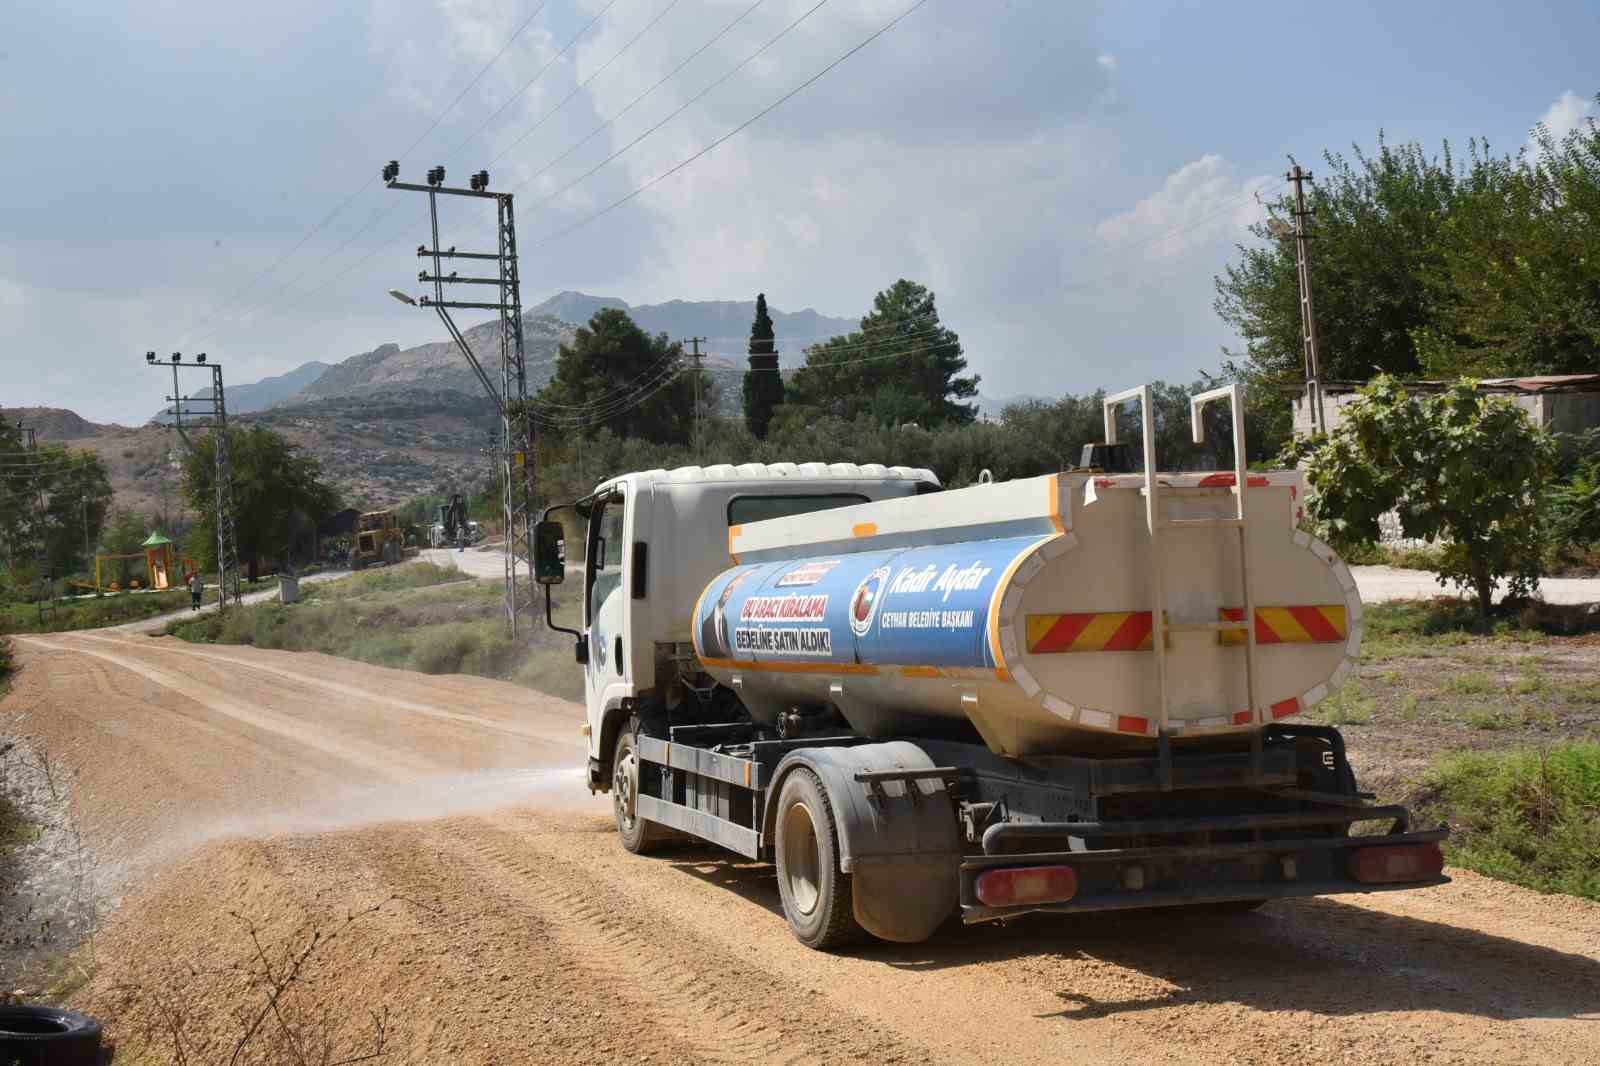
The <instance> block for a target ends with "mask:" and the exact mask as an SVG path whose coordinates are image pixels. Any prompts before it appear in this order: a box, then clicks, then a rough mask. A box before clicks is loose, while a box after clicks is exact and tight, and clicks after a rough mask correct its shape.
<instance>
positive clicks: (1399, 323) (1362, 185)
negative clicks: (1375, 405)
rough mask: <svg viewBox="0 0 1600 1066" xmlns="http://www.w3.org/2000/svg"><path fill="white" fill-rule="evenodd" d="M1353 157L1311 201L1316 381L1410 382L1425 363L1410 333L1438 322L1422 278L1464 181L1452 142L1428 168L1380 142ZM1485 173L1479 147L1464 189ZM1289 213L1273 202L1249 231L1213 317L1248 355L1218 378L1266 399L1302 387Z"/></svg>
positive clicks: (1330, 171)
mask: <svg viewBox="0 0 1600 1066" xmlns="http://www.w3.org/2000/svg"><path fill="white" fill-rule="evenodd" d="M1352 151H1353V155H1354V159H1353V160H1351V159H1346V158H1345V157H1344V156H1343V155H1340V154H1338V153H1334V152H1328V153H1325V154H1324V157H1323V158H1324V163H1325V166H1324V169H1323V171H1322V174H1321V175H1320V177H1319V178H1318V180H1317V181H1316V183H1315V184H1314V185H1312V186H1311V187H1310V188H1309V190H1308V194H1307V206H1308V208H1309V209H1310V211H1311V220H1310V224H1311V226H1312V229H1313V232H1314V233H1315V235H1316V239H1315V240H1314V241H1313V242H1312V257H1311V284H1312V289H1313V291H1314V293H1315V296H1316V310H1317V327H1318V333H1319V336H1320V337H1321V341H1322V344H1321V371H1322V376H1323V378H1324V379H1329V380H1348V381H1365V380H1367V379H1368V378H1369V377H1371V376H1373V375H1374V374H1379V373H1388V374H1402V375H1406V374H1415V373H1416V372H1417V370H1418V369H1419V367H1420V366H1421V363H1420V361H1419V358H1418V354H1417V350H1416V346H1415V344H1414V342H1413V339H1412V334H1413V332H1414V331H1415V330H1417V329H1419V328H1424V327H1427V326H1428V325H1430V324H1431V323H1432V321H1433V316H1434V301H1433V299H1432V297H1431V296H1430V293H1429V290H1428V287H1427V285H1426V284H1425V281H1424V275H1425V273H1426V272H1427V271H1428V270H1429V269H1431V268H1433V267H1434V266H1436V265H1437V262H1438V258H1439V254H1440V253H1439V233H1440V229H1441V228H1442V227H1443V225H1444V224H1445V221H1446V219H1448V218H1449V216H1450V212H1451V210H1452V207H1453V205H1454V204H1455V202H1456V199H1457V187H1458V184H1459V183H1460V182H1461V181H1462V180H1463V178H1462V176H1461V175H1458V173H1457V169H1456V167H1455V164H1454V161H1453V158H1452V156H1451V152H1450V146H1449V144H1448V143H1447V144H1445V145H1444V146H1443V149H1442V151H1441V154H1440V155H1439V156H1437V157H1435V156H1429V155H1428V154H1427V153H1426V152H1424V150H1423V148H1422V146H1421V145H1420V144H1417V143H1416V142H1411V143H1408V144H1403V145H1399V146H1394V145H1390V144H1388V143H1387V142H1385V140H1384V139H1383V135H1382V133H1381V132H1380V133H1379V135H1378V151H1377V154H1376V155H1368V154H1367V153H1366V152H1364V151H1363V150H1362V149H1361V148H1359V147H1356V148H1354V149H1353V150H1352ZM1488 165H1489V160H1488V158H1487V154H1486V153H1484V152H1479V151H1477V150H1476V146H1475V151H1474V154H1473V166H1472V168H1471V169H1470V170H1469V174H1468V175H1467V177H1466V179H1465V180H1468V181H1472V180H1477V179H1478V178H1479V177H1480V176H1481V175H1480V174H1479V168H1480V167H1487V166H1488ZM1293 209H1294V201H1293V198H1292V197H1290V196H1288V195H1287V194H1285V195H1283V196H1281V197H1279V198H1278V199H1277V201H1276V202H1274V203H1273V204H1272V205H1271V208H1270V212H1271V215H1272V218H1273V221H1272V222H1263V223H1260V224H1257V225H1256V226H1253V227H1252V228H1251V233H1252V234H1253V235H1254V236H1255V237H1256V238H1257V239H1258V240H1259V241H1260V242H1261V243H1259V244H1257V245H1254V246H1251V247H1246V246H1243V245H1241V246H1240V247H1239V249H1238V253H1239V254H1238V259H1237V260H1236V261H1235V262H1233V263H1230V264H1229V265H1228V266H1227V267H1225V268H1224V269H1223V272H1222V274H1221V275H1220V276H1218V277H1217V278H1216V281H1215V284H1216V290H1217V297H1216V301H1215V307H1216V310H1217V314H1218V315H1219V316H1221V318H1222V320H1223V321H1224V322H1225V323H1227V324H1228V325H1229V326H1231V327H1232V328H1233V330H1234V331H1235V332H1236V333H1238V335H1239V336H1240V337H1241V338H1242V339H1243V340H1244V349H1243V351H1228V352H1226V356H1227V361H1226V363H1225V372H1226V373H1227V374H1228V375H1229V376H1234V377H1236V378H1237V379H1240V380H1245V381H1248V382H1250V383H1251V384H1254V385H1260V386H1266V387H1268V388H1272V387H1281V386H1284V385H1287V384H1293V383H1298V382H1300V381H1302V380H1304V377H1305V369H1304V368H1305V355H1304V344H1303V340H1302V335H1301V321H1300V288H1299V281H1298V276H1299V275H1298V267H1297V265H1296V257H1295V244H1294V241H1293V240H1292V239H1290V238H1288V237H1286V236H1283V235H1282V234H1283V233H1284V232H1285V230H1284V229H1283V227H1286V226H1289V225H1291V224H1292V222H1293V213H1292V212H1293ZM1274 230H1277V232H1274Z"/></svg>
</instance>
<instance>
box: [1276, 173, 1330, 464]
mask: <svg viewBox="0 0 1600 1066" xmlns="http://www.w3.org/2000/svg"><path fill="white" fill-rule="evenodd" d="M1289 164H1290V166H1291V168H1292V169H1291V170H1290V171H1289V172H1288V173H1287V174H1285V175H1284V178H1285V180H1287V181H1289V182H1291V183H1293V185H1294V248H1295V261H1296V264H1297V267H1298V269H1299V275H1300V331H1301V334H1302V337H1303V341H1304V345H1305V356H1306V403H1307V405H1308V406H1309V407H1310V409H1311V418H1312V426H1311V428H1312V431H1313V432H1315V433H1326V432H1328V416H1327V414H1326V412H1324V411H1323V409H1322V365H1321V361H1320V360H1319V358H1318V353H1317V313H1316V309H1315V307H1314V306H1313V305H1312V303H1311V232H1310V219H1311V211H1310V209H1308V208H1307V207H1306V192H1305V183H1306V182H1308V181H1311V180H1312V179H1311V171H1309V170H1305V169H1302V168H1301V166H1300V164H1299V163H1296V162H1295V161H1294V156H1290V157H1289Z"/></svg>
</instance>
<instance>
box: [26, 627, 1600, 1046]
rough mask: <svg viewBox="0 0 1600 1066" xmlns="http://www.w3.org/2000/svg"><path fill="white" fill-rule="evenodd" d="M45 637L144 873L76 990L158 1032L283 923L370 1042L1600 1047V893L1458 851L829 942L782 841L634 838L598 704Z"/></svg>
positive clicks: (213, 1013)
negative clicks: (1225, 896)
mask: <svg viewBox="0 0 1600 1066" xmlns="http://www.w3.org/2000/svg"><path fill="white" fill-rule="evenodd" d="M18 644H19V647H20V652H21V658H22V662H23V672H22V674H21V678H20V681H19V683H18V685H17V686H16V688H15V690H14V691H13V692H12V693H11V695H10V696H9V697H8V698H7V699H6V701H5V702H4V704H3V705H0V732H11V733H19V732H20V733H27V734H30V735H32V736H33V737H34V738H36V739H37V740H38V741H39V742H40V743H42V744H43V745H45V746H46V747H48V748H49V750H50V751H51V752H52V753H53V754H54V755H55V756H56V757H57V758H59V759H61V760H62V761H63V762H64V763H66V764H67V765H68V766H70V767H71V768H72V771H73V772H74V774H75V777H74V779H73V780H74V784H73V799H74V803H75V805H76V809H77V812H78V815H79V817H80V818H81V820H82V822H83V824H84V826H85V828H86V830H87V832H88V834H89V837H90V841H91V846H92V848H93V849H94V851H95V853H96V854H97V855H98V856H100V857H101V858H102V861H103V862H104V863H105V865H106V867H107V881H108V883H110V882H112V881H113V880H115V883H118V884H120V885H122V886H123V889H122V894H123V895H125V897H126V898H125V899H124V900H123V901H122V902H121V904H120V906H119V907H118V908H117V909H116V911H115V913H114V916H113V918H112V920H111V921H110V923H109V925H108V927H107V929H106V931H105V932H104V933H103V934H102V935H101V937H100V938H99V940H98V942H97V943H96V944H95V946H94V957H95V958H96V959H97V960H98V966H97V968H96V969H95V970H94V972H93V976H92V979H91V980H89V982H88V984H87V985H86V987H85V988H84V989H82V990H81V991H80V992H78V993H77V995H76V999H75V1000H74V1002H75V1003H77V1004H78V1005H80V1006H83V1007H87V1008H89V1009H91V1010H93V1011H95V1012H97V1013H99V1014H101V1015H102V1016H104V1017H106V1018H108V1019H109V1021H110V1022H111V1024H112V1031H113V1033H114V1034H116V1035H118V1037H119V1039H120V1040H121V1041H122V1046H123V1047H125V1048H130V1049H144V1050H147V1051H149V1052H150V1054H151V1055H152V1057H153V1058H154V1060H155V1061H173V1059H174V1058H175V1056H174V1055H173V1054H172V1052H171V1050H170V1049H171V1045H172V1041H173V1040H174V1039H175V1037H174V1036H173V1033H174V1032H178V1033H181V1034H182V1036H181V1039H183V1040H185V1041H187V1042H188V1043H187V1044H186V1048H187V1051H188V1061H191V1062H212V1061H225V1060H226V1058H227V1054H226V1052H227V1051H229V1050H230V1049H231V1048H232V1047H233V1045H234V1044H235V1043H236V1042H237V1039H238V1037H239V1034H240V1032H241V1030H242V1029H243V1027H244V1026H245V1025H247V1024H248V1022H249V1021H250V1019H252V1018H254V1017H256V1016H257V1015H258V1014H260V1013H261V1011H260V1006H259V1005H260V1003H261V1002H262V999H261V990H260V988H259V987H258V986H252V985H251V984H250V983H249V982H248V981H246V980H245V979H244V978H242V977H240V976H239V975H240V973H241V972H243V971H241V970H239V969H235V968H234V966H235V964H239V965H241V966H243V967H244V968H245V970H248V968H249V966H250V960H251V957H252V954H253V948H252V942H251V939H250V935H251V932H252V929H253V930H254V933H255V935H256V936H257V937H258V938H259V939H260V940H261V941H262V942H263V943H265V944H267V945H268V946H269V953H270V952H275V951H277V950H279V949H278V948H276V947H272V946H273V945H279V946H282V945H287V946H288V947H290V948H295V947H296V946H298V945H304V944H307V943H309V939H308V937H309V936H310V933H311V931H313V930H315V931H316V932H317V934H318V935H319V937H320V938H321V939H319V942H318V947H317V950H316V954H315V957H314V958H313V959H312V960H311V961H310V962H309V963H308V964H307V965H306V967H305V968H304V971H303V973H302V977H301V980H300V982H299V984H298V985H297V987H296V991H295V993H294V996H295V999H294V1002H293V1005H292V1006H293V1009H292V1010H290V1005H289V1004H287V1003H286V1004H284V1009H285V1012H286V1013H287V1014H288V1015H289V1017H290V1018H291V1021H293V1020H294V1019H299V1021H297V1022H294V1024H295V1025H299V1026H301V1029H300V1030H298V1031H299V1032H300V1033H301V1039H305V1036H304V1033H305V1031H306V1029H305V1027H307V1026H314V1025H315V1026H321V1027H322V1028H321V1029H318V1030H317V1034H318V1036H319V1038H320V1039H325V1040H328V1041H332V1042H333V1043H335V1044H337V1045H338V1046H339V1047H341V1048H343V1049H345V1051H346V1053H349V1052H350V1051H352V1050H355V1049H358V1048H359V1047H360V1046H361V1041H362V1040H364V1039H370V1034H369V1028H370V1025H371V1022H370V1019H369V1015H368V1013H367V1012H368V1011H369V1010H374V1011H378V1012H380V1017H382V1013H381V1012H383V1011H387V1020H386V1023H385V1026H386V1034H387V1035H386V1050H387V1055H386V1057H385V1058H384V1059H382V1060H379V1061H384V1062H405V1063H471V1064H480V1063H481V1064H488V1063H495V1064H505V1063H522V1062H596V1061H608V1060H619V1061H620V1060H627V1061H632V1062H640V1061H647V1062H657V1063H661V1062H684V1061H692V1062H764V1061H774V1062H796V1063H799V1062H847V1061H868V1062H900V1061H904V1062H919V1063H922V1062H973V1063H977V1062H983V1063H994V1062H1000V1063H1007V1064H1012V1063H1046V1062H1049V1063H1062V1062H1068V1063H1088V1064H1101V1063H1145V1062H1149V1063H1197V1062H1226V1063H1282V1064H1290V1063H1296V1064H1298V1063H1345V1062H1350V1063H1360V1064H1362V1066H1369V1064H1377V1063H1401V1062H1404V1063H1414V1062H1433V1063H1481V1062H1515V1063H1522V1062H1526V1063H1539V1064H1541V1066H1542V1064H1550V1063H1595V1062H1600V907H1597V906H1594V905H1591V904H1586V903H1583V902H1581V901H1577V900H1573V899H1569V898H1551V897H1540V896H1538V895H1535V894H1533V893H1530V892H1525V891H1522V890H1518V889H1515V888H1511V887H1508V886H1505V885H1501V884H1498V883H1495V882H1490V881H1486V880H1483V879H1481V878H1477V877H1474V876H1472V875H1469V874H1458V875H1457V876H1458V880H1457V882H1456V883H1455V884H1453V885H1450V886H1448V887H1445V888H1440V889H1432V890H1428V891H1425V892H1419V893H1413V894H1404V893H1397V894H1387V895H1380V896H1374V897H1370V898H1356V897H1346V898H1342V899H1339V900H1310V901H1287V902H1279V903H1274V904H1269V905H1268V906H1267V907H1266V908H1264V909H1263V910H1261V911H1259V912H1257V913H1255V914H1251V915H1243V916H1228V917H1219V916H1215V915H1199V914H1183V913H1154V914H1146V915H1117V916H1111V917H1094V916H1089V917H1082V918H1074V919H1066V920H1062V919H1045V918H1039V919H1029V920H1023V921H1017V922H1013V923H1011V924H1009V925H1007V926H1005V927H1002V928H973V929H963V928H960V927H959V926H955V927H952V928H948V929H946V930H945V931H943V932H941V933H940V934H939V935H938V936H937V937H936V939H935V940H933V941H932V942H930V943H927V944H922V945H916V946H892V945H878V946H874V947H870V948H867V949H865V950H862V951H861V952H860V953H859V954H857V955H856V956H854V957H837V956H829V955H821V954H816V953H813V952H810V951H807V950H806V949H804V948H802V947H800V946H799V945H798V944H797V943H796V942H794V941H793V940H792V939H791V938H790V936H789V933H788V930H787V927H786V926H785V924H784V921H783V918H782V916H781V914H780V913H779V908H778V895H777V890H776V886H775V884H774V881H773V878H772V874H771V872H770V871H769V870H768V869H766V868H765V867H762V866H759V865H755V864H750V863H747V862H745V861H743V860H734V859H730V858H728V857H726V856H724V855H721V854H719V853H716V852H712V851H707V850H698V849H696V850H686V851H680V852H676V853H670V854H668V855H665V856H663V857H660V858H652V859H641V858H635V857H632V856H628V855H626V854H624V853H623V852H622V851H621V850H620V848H619V847H618V846H617V844H616V841H615V838H614V834H613V832H612V829H611V825H610V818H609V809H608V807H607V806H606V804H605V803H604V802H601V801H595V800H591V799H589V797H588V796H587V793H586V791H585V790H584V789H583V788H582V786H581V783H580V778H579V776H578V773H577V770H576V767H578V765H579V764H580V761H581V747H580V738H579V736H578V726H579V724H580V723H581V712H580V711H579V709H578V708H576V707H574V706H572V705H570V704H566V703H563V702H561V701H558V700H553V699H548V698H541V697H538V696H536V695H533V694H530V693H529V692H527V691H526V690H522V689H518V688H515V687H512V686H509V685H504V684H500V683H496V682H489V681H483V680H478V679H474V678H464V677H445V678H438V677H426V676H421V675H416V674H408V673H400V672H396V671H390V670H383V669H379V668H375V667H367V666H363V665H361V664H357V663H351V662H346V661H342V660H336V659H332V658H327V657H324V656H319V655H296V654H291V653H283V652H270V651H259V650H256V649H251V648H210V647H195V646H191V645H184V644H180V643H177V642H175V641H172V640H170V639H160V640H151V639H148V638H143V637H136V636H128V635H120V634H119V635H106V634H98V633H84V634H68V635H60V636H51V637H46V638H32V637H30V638H23V639H21V640H19V641H18ZM374 907H375V908H376V910H372V911H371V912H370V913H366V912H367V911H368V909H370V908H374ZM352 915H355V916H356V917H352ZM247 922H248V923H250V924H246V923H247ZM291 953H292V952H291ZM271 957H273V958H278V956H277V955H275V954H273V955H272V956H271ZM268 1028H269V1029H270V1026H269V1027H268ZM140 1061H145V1060H140ZM288 1061H292V1060H288Z"/></svg>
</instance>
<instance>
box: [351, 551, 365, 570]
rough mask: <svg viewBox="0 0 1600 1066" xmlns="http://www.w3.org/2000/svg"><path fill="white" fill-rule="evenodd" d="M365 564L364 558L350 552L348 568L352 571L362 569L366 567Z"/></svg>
mask: <svg viewBox="0 0 1600 1066" xmlns="http://www.w3.org/2000/svg"><path fill="white" fill-rule="evenodd" d="M366 566H367V563H366V560H365V559H363V558H361V556H359V555H357V554H355V553H354V552H352V553H351V555H350V569H351V570H352V571H360V570H364V569H366Z"/></svg>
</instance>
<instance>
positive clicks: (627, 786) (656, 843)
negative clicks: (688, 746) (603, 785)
mask: <svg viewBox="0 0 1600 1066" xmlns="http://www.w3.org/2000/svg"><path fill="white" fill-rule="evenodd" d="M636 728H637V726H636V725H633V724H630V725H629V726H628V728H626V729H624V730H623V731H622V735H621V736H619V737H617V750H616V751H615V752H614V753H613V754H612V757H611V809H612V812H613V813H614V814H615V815H616V818H617V835H618V836H620V837H621V838H622V846H623V848H624V849H626V850H627V851H630V852H632V853H633V854H635V855H646V854H649V853H650V852H652V851H654V850H656V848H658V847H660V846H661V845H662V843H664V842H665V841H666V840H667V839H669V838H668V835H667V831H666V830H665V829H664V828H662V827H661V826H659V825H656V824H655V823H654V822H650V821H647V820H645V819H643V818H641V817H639V814H638V811H637V810H636V809H635V806H636V801H637V800H638V798H639V772H640V766H639V744H638V741H637V739H636V738H635V730H636Z"/></svg>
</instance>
